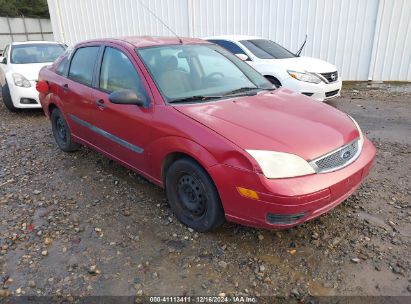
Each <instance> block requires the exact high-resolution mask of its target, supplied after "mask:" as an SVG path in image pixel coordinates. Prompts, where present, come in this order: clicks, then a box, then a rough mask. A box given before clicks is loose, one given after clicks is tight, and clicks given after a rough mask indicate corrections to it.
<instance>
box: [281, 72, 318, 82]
mask: <svg viewBox="0 0 411 304" xmlns="http://www.w3.org/2000/svg"><path fill="white" fill-rule="evenodd" d="M287 73H288V74H290V76H291V77H292V78H294V79H297V80H300V81H304V82H311V83H320V82H321V79H320V78H319V77H317V76H315V75H314V74H311V73H303V72H297V71H287Z"/></svg>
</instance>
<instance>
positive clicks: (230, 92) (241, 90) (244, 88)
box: [224, 87, 260, 96]
mask: <svg viewBox="0 0 411 304" xmlns="http://www.w3.org/2000/svg"><path fill="white" fill-rule="evenodd" d="M256 89H260V88H259V87H242V88H239V89H235V90H232V91H229V92H226V93H225V94H224V96H231V95H236V94H238V93H243V92H247V91H252V90H256Z"/></svg>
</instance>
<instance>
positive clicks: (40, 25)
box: [0, 16, 53, 52]
mask: <svg viewBox="0 0 411 304" xmlns="http://www.w3.org/2000/svg"><path fill="white" fill-rule="evenodd" d="M27 40H53V30H52V27H51V23H50V19H41V18H25V17H24V16H21V17H17V18H10V17H0V52H2V51H3V49H4V47H5V46H6V45H7V44H9V43H10V42H12V41H27Z"/></svg>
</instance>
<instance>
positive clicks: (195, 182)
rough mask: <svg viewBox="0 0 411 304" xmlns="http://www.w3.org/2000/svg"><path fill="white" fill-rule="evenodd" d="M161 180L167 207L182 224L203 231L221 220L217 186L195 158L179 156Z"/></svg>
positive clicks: (212, 227) (211, 227) (221, 208)
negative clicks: (164, 188) (164, 179)
mask: <svg viewBox="0 0 411 304" xmlns="http://www.w3.org/2000/svg"><path fill="white" fill-rule="evenodd" d="M165 184H166V194H167V199H168V202H169V204H170V206H171V209H172V210H173V212H174V214H175V215H176V217H177V218H178V219H179V221H180V222H182V223H183V224H184V225H186V226H188V227H191V228H193V229H194V230H196V231H199V232H206V231H210V230H213V229H215V228H217V227H218V226H220V225H221V224H222V223H223V222H224V220H225V217H224V210H223V207H222V205H221V201H220V196H219V195H218V192H217V189H216V187H215V185H214V183H213V181H212V180H211V178H210V177H209V175H208V174H207V172H206V171H205V170H204V169H203V168H202V167H201V166H200V165H199V164H197V163H196V162H195V161H193V160H190V159H187V158H183V159H179V160H177V161H176V162H174V163H173V164H172V165H171V166H170V168H169V169H168V170H167V173H166V181H165Z"/></svg>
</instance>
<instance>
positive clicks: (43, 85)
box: [36, 80, 49, 94]
mask: <svg viewBox="0 0 411 304" xmlns="http://www.w3.org/2000/svg"><path fill="white" fill-rule="evenodd" d="M36 90H37V91H38V92H39V93H44V94H47V93H48V92H49V84H48V83H47V81H44V80H39V81H37V84H36Z"/></svg>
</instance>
